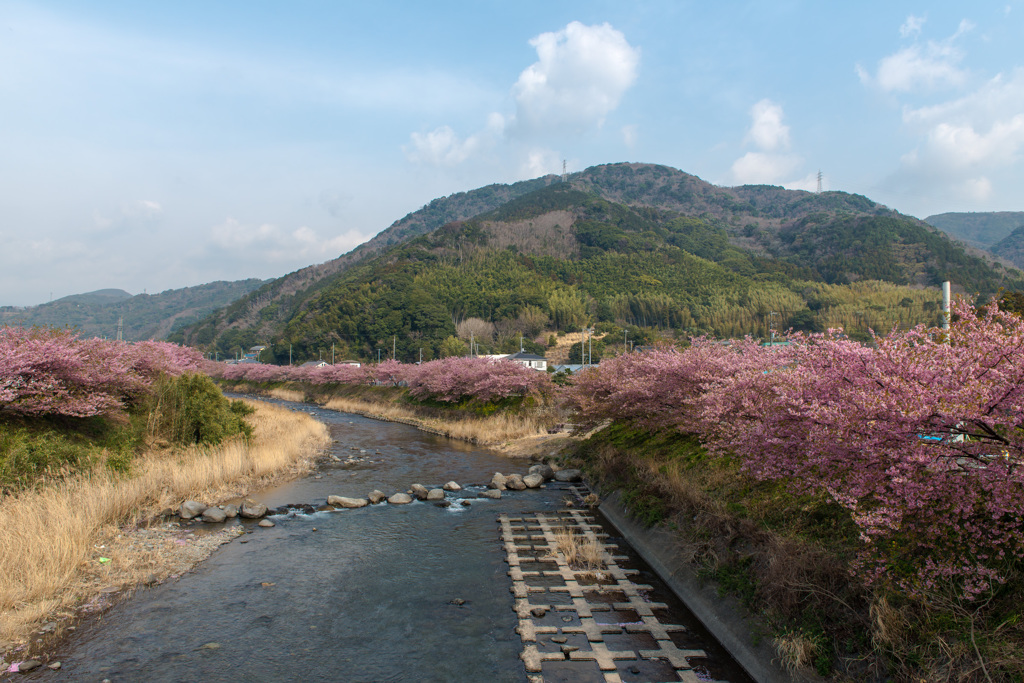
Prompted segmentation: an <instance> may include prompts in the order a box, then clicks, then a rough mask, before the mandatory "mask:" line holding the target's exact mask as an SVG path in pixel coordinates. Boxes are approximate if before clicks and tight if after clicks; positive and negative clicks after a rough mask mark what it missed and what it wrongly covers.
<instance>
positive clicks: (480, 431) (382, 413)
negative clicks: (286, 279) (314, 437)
mask: <svg viewBox="0 0 1024 683" xmlns="http://www.w3.org/2000/svg"><path fill="white" fill-rule="evenodd" d="M220 384H221V386H222V387H223V388H224V389H225V390H227V391H232V392H237V393H241V394H250V395H254V396H268V397H270V398H277V399H281V400H284V401H296V402H309V403H315V404H317V405H319V406H321V407H324V408H327V409H328V410H337V411H339V412H344V413H353V414H356V415H363V416H364V417H369V418H372V419H375V420H382V421H385V422H400V423H402V424H407V425H410V426H413V427H416V428H417V429H419V430H421V431H424V432H428V433H431V434H438V435H441V436H445V437H448V438H450V439H459V440H460V441H468V442H470V443H473V444H476V445H478V446H487V447H489V448H492V449H494V450H497V451H499V452H501V453H504V454H505V455H507V456H509V457H512V458H528V459H540V458H548V457H553V456H554V455H556V454H557V453H558V452H560V451H561V450H563V449H564V448H566V447H568V446H569V445H570V444H571V443H572V442H573V441H574V437H572V436H571V435H570V434H569V433H568V432H566V431H564V430H563V429H561V428H560V427H559V425H561V424H562V423H564V422H565V417H566V416H565V414H564V411H563V410H561V409H559V408H556V407H552V406H531V407H519V408H517V409H516V410H497V411H495V412H491V413H490V414H485V415H481V414H480V413H481V412H487V411H480V410H479V408H478V407H469V408H467V407H464V406H451V407H447V406H439V405H436V404H434V405H423V404H420V403H417V402H415V401H411V400H408V399H407V392H406V391H405V390H404V389H402V388H400V387H370V386H338V387H324V386H315V385H305V384H300V383H296V382H287V383H282V382H275V383H267V384H256V383H252V382H232V381H229V380H220ZM552 432H554V433H552Z"/></svg>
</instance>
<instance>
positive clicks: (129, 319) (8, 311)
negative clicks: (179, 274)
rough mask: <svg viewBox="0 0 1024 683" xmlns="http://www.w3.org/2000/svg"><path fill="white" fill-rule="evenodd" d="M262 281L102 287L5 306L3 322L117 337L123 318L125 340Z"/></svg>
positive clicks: (161, 331) (203, 310)
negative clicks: (149, 289) (154, 288)
mask: <svg viewBox="0 0 1024 683" xmlns="http://www.w3.org/2000/svg"><path fill="white" fill-rule="evenodd" d="M263 283H264V281H263V280H257V279H250V280H239V281H237V282H211V283H208V284H205V285H199V286H196V287H185V288H183V289H169V290H167V291H165V292H160V293H159V294H139V295H137V296H132V295H131V294H129V293H128V292H126V291H124V290H122V289H101V290H98V291H95V292H89V293H87V294H73V295H71V296H66V297H64V298H62V299H57V300H56V301H51V302H49V303H45V304H40V305H38V306H27V307H24V308H21V307H14V306H3V307H0V325H21V326H31V325H50V326H53V327H74V328H77V329H78V330H79V331H81V333H82V334H83V335H85V336H88V337H107V338H115V337H116V336H117V321H118V318H123V319H124V328H123V336H124V338H125V339H126V340H128V341H138V340H142V339H164V338H166V337H167V335H169V334H170V333H171V332H172V331H174V330H177V329H179V328H181V327H183V326H185V325H188V324H190V323H194V322H196V321H197V320H202V319H203V318H205V317H206V316H208V315H210V313H212V312H213V311H215V310H217V309H219V308H222V307H223V306H226V305H227V304H229V303H231V302H232V301H234V300H235V299H237V298H238V297H240V296H244V295H246V294H248V293H249V292H251V291H253V290H254V289H256V288H258V287H260V286H261V285H263Z"/></svg>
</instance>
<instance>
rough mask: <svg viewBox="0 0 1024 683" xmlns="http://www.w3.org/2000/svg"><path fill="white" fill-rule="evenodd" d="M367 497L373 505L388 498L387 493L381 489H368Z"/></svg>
mask: <svg viewBox="0 0 1024 683" xmlns="http://www.w3.org/2000/svg"><path fill="white" fill-rule="evenodd" d="M367 498H369V499H370V502H371V503H373V504H374V505H376V504H377V503H382V502H384V501H385V500H387V499H388V497H387V495H386V494H385V493H384V492H383V491H378V490H377V489H374V490H373V491H370V495H369V496H367Z"/></svg>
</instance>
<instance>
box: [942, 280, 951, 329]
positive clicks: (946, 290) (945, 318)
mask: <svg viewBox="0 0 1024 683" xmlns="http://www.w3.org/2000/svg"><path fill="white" fill-rule="evenodd" d="M951 300H952V294H951V293H950V284H949V280H946V281H945V282H943V283H942V329H944V330H948V329H949V308H950V302H951Z"/></svg>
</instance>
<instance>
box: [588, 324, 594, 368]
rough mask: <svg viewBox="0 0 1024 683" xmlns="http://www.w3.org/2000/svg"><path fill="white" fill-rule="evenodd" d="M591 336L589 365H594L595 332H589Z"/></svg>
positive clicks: (589, 337) (589, 341) (589, 339)
mask: <svg viewBox="0 0 1024 683" xmlns="http://www.w3.org/2000/svg"><path fill="white" fill-rule="evenodd" d="M588 332H590V335H589V336H588V337H587V340H588V341H587V347H588V350H587V365H593V364H594V330H592V329H591V330H588Z"/></svg>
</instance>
